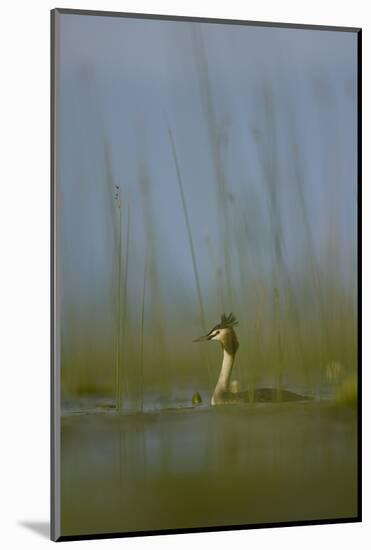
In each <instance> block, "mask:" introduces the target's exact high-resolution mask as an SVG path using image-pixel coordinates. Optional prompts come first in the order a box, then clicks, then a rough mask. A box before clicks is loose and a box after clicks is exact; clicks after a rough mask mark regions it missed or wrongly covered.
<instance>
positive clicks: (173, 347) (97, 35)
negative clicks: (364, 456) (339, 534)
mask: <svg viewBox="0 0 371 550" xmlns="http://www.w3.org/2000/svg"><path fill="white" fill-rule="evenodd" d="M51 21H52V98H51V99H52V123H51V126H52V139H51V142H52V143H51V150H52V178H51V179H52V182H51V189H52V366H51V373H52V405H51V415H52V423H51V424H52V430H51V432H52V433H51V454H52V491H51V493H52V498H51V500H52V538H53V540H69V539H80V538H98V537H114V536H129V535H142V534H157V533H161V534H163V533H181V532H192V531H210V530H227V529H241V528H256V527H267V526H272V527H273V526H279V525H301V524H305V525H308V524H315V523H331V522H350V521H360V520H361V464H360V460H361V455H360V425H361V417H360V410H361V409H360V397H361V395H360V391H359V390H360V387H361V370H360V364H361V358H360V353H361V349H360V346H359V342H360V337H361V326H360V319H361V312H360V307H361V305H360V300H359V298H360V283H361V280H360V277H361V269H360V265H361V257H360V253H361V252H360V250H361V249H360V239H361V235H360V216H361V181H360V173H361V171H360V170H361V169H360V166H361V148H360V135H361V133H360V128H361V86H360V83H361V68H360V67H361V65H360V60H361V30H360V29H356V28H345V27H323V26H309V25H308V26H305V25H291V24H290V25H289V24H279V23H262V22H248V21H235V20H216V19H197V18H191V17H189V18H188V17H170V16H155V15H138V14H124V13H110V12H93V11H78V10H67V9H56V10H53V11H52V19H51Z"/></svg>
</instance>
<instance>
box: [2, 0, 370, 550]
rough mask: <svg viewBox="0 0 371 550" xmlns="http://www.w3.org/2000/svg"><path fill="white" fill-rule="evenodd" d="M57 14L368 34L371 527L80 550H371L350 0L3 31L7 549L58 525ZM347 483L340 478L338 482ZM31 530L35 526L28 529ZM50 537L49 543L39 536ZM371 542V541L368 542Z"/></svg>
mask: <svg viewBox="0 0 371 550" xmlns="http://www.w3.org/2000/svg"><path fill="white" fill-rule="evenodd" d="M54 7H68V8H81V9H98V10H103V9H105V10H114V11H132V12H143V13H145V12H147V13H164V14H171V15H194V16H210V17H221V18H235V19H249V20H257V21H259V20H260V21H279V22H292V23H312V24H322V25H344V26H355V27H362V28H363V57H364V64H363V80H364V86H363V94H364V98H365V100H364V105H363V120H364V131H363V136H364V146H363V150H364V161H363V165H364V166H363V168H364V170H363V212H364V220H365V221H364V227H363V242H364V246H363V265H364V270H363V279H364V287H363V303H364V306H363V308H364V342H365V343H364V349H363V354H364V357H363V401H364V411H363V424H364V435H363V447H364V453H363V464H364V482H363V487H364V523H363V524H345V525H337V526H336V525H334V526H333V525H325V526H316V527H296V528H280V529H264V530H252V531H236V532H232V533H231V532H229V533H228V532H224V533H208V534H192V535H176V536H161V537H146V538H135V539H112V540H101V541H83V542H73V543H68V544H69V545H70V546H72V547H75V546H76V547H77V545H79V547H80V548H81V547H83V546H87V545H89V546H90V547H93V546H94V547H98V546H100V547H102V546H104V547H106V546H107V547H108V546H110V547H112V548H113V547H115V546H116V547H117V546H118V545H125V548H129V549H134V548H135V549H142V548H151V549H153V550H154V549H159V548H161V549H163V548H164V549H166V548H173V547H174V545H176V546H177V547H178V548H179V550H181V549H183V548H184V549H185V548H187V549H188V548H189V546H190V545H191V547H192V549H195V548H201V547H203V546H205V545H207V546H208V545H212V546H213V547H214V548H215V547H216V548H222V547H224V546H231V545H234V547H235V548H243V547H246V546H247V545H249V546H250V547H256V546H258V547H261V546H266V547H267V548H268V547H271V548H274V550H279V549H281V548H282V549H283V548H284V549H285V550H290V549H291V548H292V549H294V548H295V549H298V548H300V550H302V549H306V548H311V549H312V547H314V546H316V547H318V548H326V547H327V548H328V547H331V546H334V547H336V550H340V549H343V548H344V549H349V548H350V547H352V546H354V547H355V546H357V547H358V548H364V547H366V546H368V545H367V542H366V541H367V538H368V535H371V528H370V522H369V520H370V491H369V490H370V435H369V433H370V430H371V423H370V403H369V402H367V397H368V395H369V392H368V387H369V385H370V376H369V363H370V344H369V342H370V340H371V339H370V330H369V326H370V318H369V317H370V315H369V307H367V306H369V305H370V291H369V286H368V281H369V280H370V250H371V247H370V246H369V244H368V243H369V242H370V223H369V222H368V220H367V215H366V212H367V211H368V212H370V190H369V186H368V181H369V162H368V158H367V156H368V155H367V150H368V148H369V147H370V140H369V132H370V125H369V104H370V102H369V98H370V63H371V58H370V37H369V33H368V27H369V24H370V22H371V16H370V15H369V12H368V10H367V2H366V1H361V0H352V1H351V2H349V0H348V1H343V0H337V1H334V0H332V1H331V0H302V1H297V0H296V1H295V0H270V1H268V0H256V1H255V2H246V1H237V0H228V1H224V2H221V3H219V4H217V3H215V2H212V1H209V0H198V1H197V0H187V1H181V0H173V1H171V2H170V1H167V2H165V1H162V2H160V1H152V2H150V1H149V0H148V1H144V0H143V1H142V0H136V1H124V0H116V1H113V0H107V1H103V0H100V1H99V0H95V1H94V0H85V1H83V0H81V1H78V0H75V1H71V2H63V1H60V2H58V3H57V4H55V3H54V2H50V1H48V0H34V1H30V0H18V1H16V2H10V1H9V0H8V2H7V4H5V5H2V9H1V20H0V21H1V22H0V25H1V27H0V42H1V43H0V56H1V59H0V94H1V97H0V137H1V144H0V152H1V161H0V171H1V177H0V193H1V196H0V323H1V326H0V367H1V371H0V372H1V387H0V392H1V393H0V396H1V408H0V410H1V414H0V422H1V426H0V427H1V432H0V437H1V439H0V442H1V452H0V461H1V464H0V507H1V509H0V541H1V542H0V544H1V546H2V547H3V548H6V549H7V550H8V549H12V548H21V549H22V548H27V549H33V548H40V547H42V546H46V545H52V544H54V543H52V542H50V541H49V540H48V535H47V526H46V524H47V522H48V520H49V60H50V57H49V35H50V29H49V10H50V9H52V8H54ZM339 483H341V480H339ZM27 524H33V527H30V526H29V525H28V526H27ZM40 531H41V532H42V533H40ZM370 538H371V537H370Z"/></svg>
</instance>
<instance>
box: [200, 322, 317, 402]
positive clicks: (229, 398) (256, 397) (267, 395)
mask: <svg viewBox="0 0 371 550" xmlns="http://www.w3.org/2000/svg"><path fill="white" fill-rule="evenodd" d="M237 324H238V322H237V320H236V319H235V317H234V316H233V314H232V313H231V314H230V315H229V316H228V317H226V315H224V314H223V315H222V317H221V322H220V323H219V324H218V325H215V327H214V328H212V329H211V330H210V331H209V332H208V333H207V334H206V336H203V337H201V338H198V339H197V340H195V341H196V342H201V341H205V340H213V341H217V342H220V343H221V345H222V348H223V363H222V368H221V370H220V374H219V378H218V381H217V383H216V386H215V389H214V393H213V395H212V398H211V405H233V404H239V403H269V402H275V401H280V402H282V401H285V402H287V401H306V400H308V399H310V398H308V397H306V396H304V395H300V394H297V393H294V392H291V391H288V390H282V389H279V390H278V389H274V388H257V389H255V390H253V391H250V392H248V391H247V392H241V391H236V388H238V386H239V385H238V382H237V381H233V383H232V384H231V375H232V369H233V364H234V360H235V356H236V353H237V350H238V347H239V342H238V339H237V336H236V333H235V331H234V327H235V326H236V325H237ZM238 389H239V388H238Z"/></svg>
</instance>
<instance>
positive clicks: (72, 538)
mask: <svg viewBox="0 0 371 550" xmlns="http://www.w3.org/2000/svg"><path fill="white" fill-rule="evenodd" d="M361 521H362V520H361V519H360V517H359V516H355V517H354V518H353V517H351V518H339V519H323V520H322V519H321V520H308V521H288V522H281V523H257V524H251V525H225V526H215V527H195V528H189V529H163V530H162V529H160V530H154V531H132V532H123V533H121V532H117V533H94V534H89V535H62V536H61V537H59V538H58V539H57V540H56V542H69V541H76V540H97V539H114V538H133V537H138V538H139V537H149V536H163V535H181V534H190V533H215V532H220V531H243V530H247V529H269V528H277V527H278V528H281V527H308V526H312V525H337V524H344V523H360V522H361Z"/></svg>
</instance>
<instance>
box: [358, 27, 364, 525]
mask: <svg viewBox="0 0 371 550" xmlns="http://www.w3.org/2000/svg"><path fill="white" fill-rule="evenodd" d="M357 194H358V197H357V198H358V200H357V256H358V257H357V260H358V262H357V264H358V265H357V275H358V277H357V297H358V304H357V310H358V316H357V360H358V381H357V387H358V392H357V398H358V399H357V457H358V463H357V464H358V466H357V485H358V487H357V489H358V495H357V497H358V515H359V518H360V521H362V387H363V386H362V29H359V30H358V32H357Z"/></svg>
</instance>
